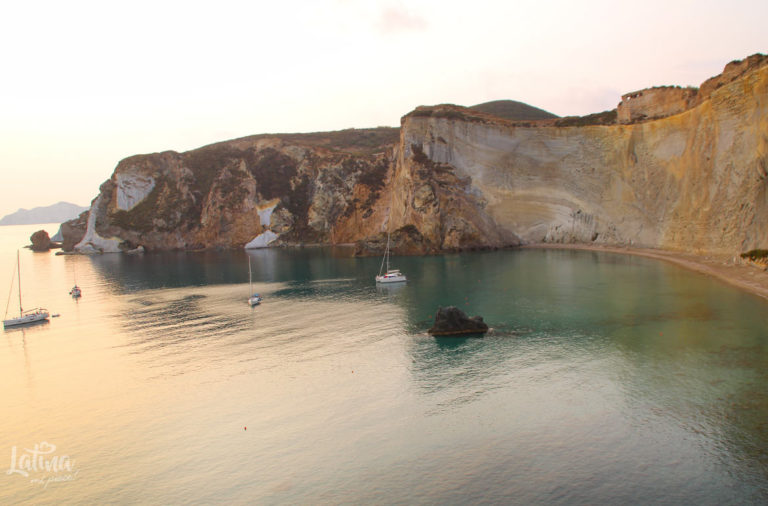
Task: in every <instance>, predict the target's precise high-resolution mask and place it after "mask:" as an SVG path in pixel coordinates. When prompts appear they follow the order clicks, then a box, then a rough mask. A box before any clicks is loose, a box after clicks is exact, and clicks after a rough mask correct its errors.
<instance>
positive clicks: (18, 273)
mask: <svg viewBox="0 0 768 506" xmlns="http://www.w3.org/2000/svg"><path fill="white" fill-rule="evenodd" d="M16 274H17V275H18V276H19V316H22V315H23V314H24V308H22V307H21V262H20V261H19V250H16Z"/></svg>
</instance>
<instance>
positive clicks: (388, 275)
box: [376, 232, 407, 283]
mask: <svg viewBox="0 0 768 506" xmlns="http://www.w3.org/2000/svg"><path fill="white" fill-rule="evenodd" d="M385 264H386V266H387V270H386V271H384V265H385ZM382 272H384V274H382ZM406 281H407V279H406V278H405V274H403V273H402V272H400V269H390V268H389V232H387V248H386V249H385V250H384V258H382V259H381V267H379V275H378V276H376V282H377V283H405V282H406Z"/></svg>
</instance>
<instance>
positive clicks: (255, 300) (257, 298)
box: [248, 255, 261, 307]
mask: <svg viewBox="0 0 768 506" xmlns="http://www.w3.org/2000/svg"><path fill="white" fill-rule="evenodd" d="M248 293H250V294H252V295H251V296H250V297H248V304H250V305H251V307H253V306H258V305H259V304H261V295H259V294H258V293H253V275H252V274H251V257H250V255H249V256H248Z"/></svg>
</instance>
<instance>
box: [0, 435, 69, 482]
mask: <svg viewBox="0 0 768 506" xmlns="http://www.w3.org/2000/svg"><path fill="white" fill-rule="evenodd" d="M78 473H79V471H78V470H77V469H75V461H74V460H72V459H71V458H70V457H69V455H57V454H56V445H54V444H51V443H48V442H47V441H43V442H42V443H37V444H35V447H34V448H22V449H21V450H19V449H18V448H16V447H15V446H14V447H12V448H11V466H10V467H9V468H8V471H6V473H5V474H7V475H13V474H19V475H21V476H23V477H25V478H30V480H29V481H30V483H34V484H37V485H43V487H44V488H45V487H47V486H48V484H49V483H54V482H64V481H73V480H74V479H75V478H76V477H77V474H78Z"/></svg>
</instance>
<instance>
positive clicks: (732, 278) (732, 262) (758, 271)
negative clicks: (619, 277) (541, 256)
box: [520, 243, 768, 299]
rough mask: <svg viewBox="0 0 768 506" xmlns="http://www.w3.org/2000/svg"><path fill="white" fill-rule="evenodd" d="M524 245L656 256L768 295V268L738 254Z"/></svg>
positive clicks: (589, 245)
mask: <svg viewBox="0 0 768 506" xmlns="http://www.w3.org/2000/svg"><path fill="white" fill-rule="evenodd" d="M520 248H521V249H563V250H565V249H570V250H574V249H575V250H585V251H604V252H606V253H618V254H623V255H635V256H641V257H646V258H653V259H656V260H662V261H665V262H669V263H672V264H675V265H678V266H680V267H683V268H685V269H688V270H692V271H695V272H699V273H701V274H705V275H707V276H712V277H714V278H716V279H719V280H721V281H724V282H725V283H728V284H729V285H731V286H735V287H737V288H741V289H742V290H745V291H746V292H749V293H752V294H754V295H757V296H758V297H762V298H763V299H768V272H766V271H765V270H764V269H762V268H761V267H758V266H755V265H754V264H750V263H747V261H744V260H742V259H741V258H739V257H738V256H737V257H734V258H731V259H728V258H726V257H725V256H721V257H712V256H702V255H695V254H692V253H682V252H677V251H667V250H659V249H651V248H628V247H620V246H601V245H591V244H555V243H533V244H526V245H523V246H520Z"/></svg>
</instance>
